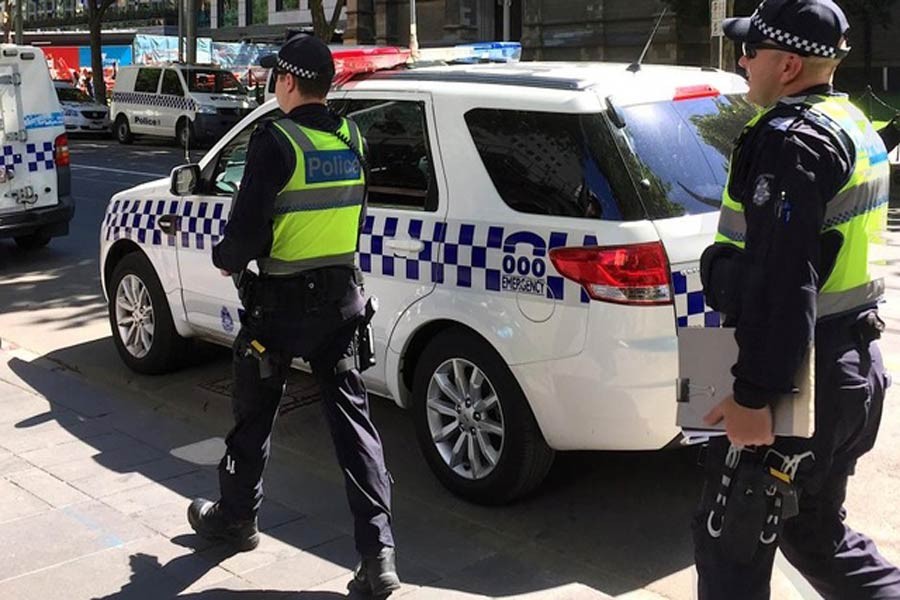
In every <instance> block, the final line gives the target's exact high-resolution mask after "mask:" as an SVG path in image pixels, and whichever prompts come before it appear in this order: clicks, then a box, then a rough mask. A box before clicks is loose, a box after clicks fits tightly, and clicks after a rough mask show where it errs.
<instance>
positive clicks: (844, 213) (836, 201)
mask: <svg viewBox="0 0 900 600" xmlns="http://www.w3.org/2000/svg"><path fill="white" fill-rule="evenodd" d="M886 183H887V182H885V181H881V180H873V181H870V182H868V185H858V186H856V187H853V188H850V189H849V190H847V191H845V192H842V193H840V194H838V195H837V196H835V197H834V198H833V199H832V200H830V201H829V202H828V204H826V205H825V223H824V225H823V228H829V227H835V226H837V225H840V224H841V223H846V222H847V221H850V220H852V219H853V218H854V217H858V216H859V215H862V214H865V213H867V212H869V211H870V210H875V209H876V208H878V207H879V206H881V205H883V204H887V202H888V189H887V188H888V186H887V185H886Z"/></svg>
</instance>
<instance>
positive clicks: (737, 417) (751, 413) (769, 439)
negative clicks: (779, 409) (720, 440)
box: [703, 394, 775, 447]
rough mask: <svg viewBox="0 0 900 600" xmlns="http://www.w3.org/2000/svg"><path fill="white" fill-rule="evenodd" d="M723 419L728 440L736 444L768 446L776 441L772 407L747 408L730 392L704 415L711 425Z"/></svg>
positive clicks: (704, 420)
mask: <svg viewBox="0 0 900 600" xmlns="http://www.w3.org/2000/svg"><path fill="white" fill-rule="evenodd" d="M723 420H724V421H725V433H726V434H727V435H728V441H730V442H731V443H732V444H734V445H735V446H740V447H743V446H768V445H769V444H771V443H773V442H774V441H775V436H774V435H773V433H772V409H770V408H769V407H768V406H767V407H765V408H746V407H744V406H741V405H740V404H738V403H737V402H735V400H734V394H730V395H729V396H728V397H727V398H725V399H724V400H722V401H721V402H719V403H718V404H717V405H716V406H714V407H713V409H712V410H711V411H709V412H708V413H707V414H706V416H705V417H703V422H704V423H706V424H707V425H710V426H712V425H715V424H716V423H719V422H720V421H723Z"/></svg>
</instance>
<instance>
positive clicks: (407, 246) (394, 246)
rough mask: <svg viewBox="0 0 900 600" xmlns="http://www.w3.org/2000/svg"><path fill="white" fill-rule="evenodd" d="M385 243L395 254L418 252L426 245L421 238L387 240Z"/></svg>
mask: <svg viewBox="0 0 900 600" xmlns="http://www.w3.org/2000/svg"><path fill="white" fill-rule="evenodd" d="M384 245H385V246H387V247H388V248H390V249H391V250H393V251H394V254H418V253H419V252H421V251H422V248H424V247H425V244H423V243H422V241H421V240H387V241H386V242H385V243H384Z"/></svg>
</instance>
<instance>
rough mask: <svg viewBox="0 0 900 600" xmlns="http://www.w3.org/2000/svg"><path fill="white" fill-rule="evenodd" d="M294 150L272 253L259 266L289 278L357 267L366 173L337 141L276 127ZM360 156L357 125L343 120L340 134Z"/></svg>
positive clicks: (283, 122)
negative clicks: (293, 162)
mask: <svg viewBox="0 0 900 600" xmlns="http://www.w3.org/2000/svg"><path fill="white" fill-rule="evenodd" d="M273 125H274V127H275V129H276V130H277V131H279V132H281V134H283V135H284V136H285V137H286V138H287V140H288V141H289V142H290V144H291V146H292V147H293V148H294V155H295V156H296V164H295V166H294V172H293V173H292V174H291V178H290V179H289V180H288V182H287V184H285V186H284V188H283V189H282V190H281V191H280V192H279V193H278V196H277V197H276V199H275V218H274V220H273V223H272V250H271V252H270V253H269V256H268V257H267V258H262V259H260V260H259V266H260V269H261V270H262V271H263V272H265V273H269V274H272V275H290V274H294V273H300V272H302V271H307V270H309V269H316V268H319V267H329V266H349V267H352V266H355V260H356V256H355V255H356V246H357V240H358V237H359V221H360V214H361V212H362V207H363V200H364V199H365V184H366V180H365V173H364V171H363V168H362V165H361V164H360V161H359V159H358V157H357V155H356V153H354V152H353V150H351V149H350V148H348V147H347V144H345V143H344V142H343V141H342V140H341V139H340V138H338V136H336V135H334V134H333V133H329V132H327V131H319V130H317V129H310V128H308V127H302V126H301V125H298V124H297V123H296V122H294V121H292V120H291V119H287V118H284V119H279V120H278V121H275V123H273ZM338 131H339V132H340V133H341V134H342V136H343V137H344V138H345V139H347V140H349V141H350V143H351V145H352V146H353V147H354V148H356V149H357V150H358V152H359V155H360V156H361V155H362V153H363V140H362V136H361V135H360V133H359V128H357V126H356V124H355V123H353V122H352V121H349V120H347V119H342V123H341V127H340V129H339V130H338Z"/></svg>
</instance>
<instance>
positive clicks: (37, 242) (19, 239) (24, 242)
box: [14, 231, 50, 250]
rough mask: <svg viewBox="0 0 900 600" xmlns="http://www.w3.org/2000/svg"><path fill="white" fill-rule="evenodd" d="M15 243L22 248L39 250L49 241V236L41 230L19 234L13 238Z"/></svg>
mask: <svg viewBox="0 0 900 600" xmlns="http://www.w3.org/2000/svg"><path fill="white" fill-rule="evenodd" d="M14 239H15V240H16V245H17V246H18V247H19V248H21V249H22V250H39V249H40V248H43V247H44V246H46V245H47V244H49V243H50V236H49V235H47V234H46V233H43V232H41V231H36V232H35V233H29V234H28V235H19V236H16V237H15V238H14Z"/></svg>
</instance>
